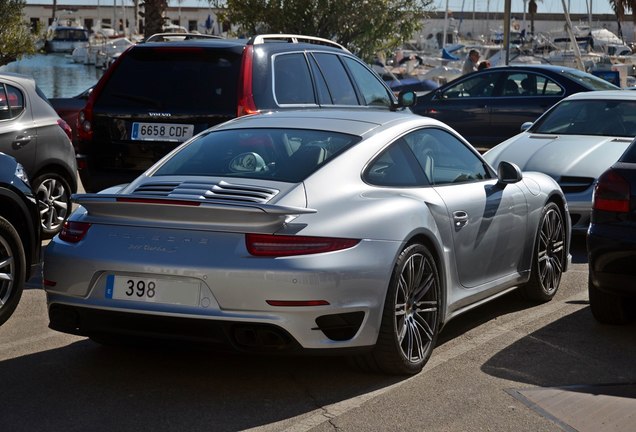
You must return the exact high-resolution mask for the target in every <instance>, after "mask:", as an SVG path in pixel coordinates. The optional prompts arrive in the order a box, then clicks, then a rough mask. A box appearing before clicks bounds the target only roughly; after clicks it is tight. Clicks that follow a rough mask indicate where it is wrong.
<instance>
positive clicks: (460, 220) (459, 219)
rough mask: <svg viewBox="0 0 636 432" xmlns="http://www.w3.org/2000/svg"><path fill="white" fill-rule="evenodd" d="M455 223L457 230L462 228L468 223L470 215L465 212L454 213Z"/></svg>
mask: <svg viewBox="0 0 636 432" xmlns="http://www.w3.org/2000/svg"><path fill="white" fill-rule="evenodd" d="M453 223H454V225H455V228H461V227H463V226H464V225H466V224H467V223H468V213H466V212H465V211H463V210H458V211H456V212H453Z"/></svg>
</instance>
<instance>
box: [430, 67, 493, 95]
mask: <svg viewBox="0 0 636 432" xmlns="http://www.w3.org/2000/svg"><path fill="white" fill-rule="evenodd" d="M500 75H501V74H498V73H491V74H480V75H479V76H476V77H472V78H468V79H465V80H463V81H461V82H459V83H457V84H455V85H454V86H452V87H450V88H448V89H446V91H445V92H444V93H443V95H442V97H443V98H444V99H458V98H469V97H491V96H492V94H493V91H494V90H495V84H496V83H497V79H498V78H499V76H500Z"/></svg>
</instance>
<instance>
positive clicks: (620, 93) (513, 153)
mask: <svg viewBox="0 0 636 432" xmlns="http://www.w3.org/2000/svg"><path fill="white" fill-rule="evenodd" d="M522 129H525V131H523V132H521V133H520V134H518V135H516V136H514V137H512V138H510V139H508V140H506V141H504V142H502V143H501V144H499V145H497V146H495V147H494V148H492V149H491V150H489V151H488V152H486V153H485V154H484V159H486V161H488V162H489V163H490V164H491V165H492V166H497V164H498V163H499V162H500V161H504V160H505V161H508V162H513V163H515V164H517V165H518V166H519V168H521V170H522V171H524V172H526V171H539V172H543V173H546V174H548V175H550V176H551V177H553V178H554V179H555V180H556V181H557V182H558V183H559V185H560V186H561V189H562V190H563V192H564V193H565V196H566V198H567V201H568V207H569V210H570V217H571V219H572V230H573V231H579V232H584V231H586V230H587V227H588V225H589V223H590V212H591V209H592V192H593V190H594V185H595V183H596V181H597V179H598V177H599V176H600V175H601V174H602V173H603V171H605V170H606V169H607V168H609V167H610V166H611V165H612V164H613V163H614V162H616V161H617V160H618V158H619V157H620V156H621V155H622V154H623V152H624V151H625V149H626V148H627V146H628V145H629V143H630V142H631V141H632V139H633V138H634V137H635V136H636V92H633V91H628V90H610V91H593V92H584V93H577V94H574V95H572V96H569V97H567V98H565V99H563V100H562V101H560V102H559V103H557V104H555V105H554V106H553V107H552V108H550V110H548V111H547V112H546V113H545V114H543V115H542V116H541V117H539V119H537V121H535V122H534V123H525V124H524V125H523V126H522Z"/></svg>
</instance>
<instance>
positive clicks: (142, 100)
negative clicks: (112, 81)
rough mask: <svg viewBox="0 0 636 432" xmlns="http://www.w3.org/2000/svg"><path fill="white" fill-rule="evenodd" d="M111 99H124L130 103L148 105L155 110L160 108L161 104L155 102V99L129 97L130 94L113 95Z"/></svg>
mask: <svg viewBox="0 0 636 432" xmlns="http://www.w3.org/2000/svg"><path fill="white" fill-rule="evenodd" d="M113 97H116V98H120V99H126V100H129V101H132V102H139V103H141V104H145V105H150V106H153V107H155V108H161V102H160V101H158V100H156V99H151V98H147V97H144V96H135V95H131V94H124V93H113Z"/></svg>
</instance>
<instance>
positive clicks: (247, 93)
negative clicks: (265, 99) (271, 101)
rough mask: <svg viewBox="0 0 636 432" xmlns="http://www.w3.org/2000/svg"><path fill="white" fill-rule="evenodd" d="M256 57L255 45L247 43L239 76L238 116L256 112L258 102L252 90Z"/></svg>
mask: <svg viewBox="0 0 636 432" xmlns="http://www.w3.org/2000/svg"><path fill="white" fill-rule="evenodd" d="M253 57H254V46H253V45H247V46H246V47H245V52H244V53H243V59H242V61H241V74H240V76H239V89H238V93H239V94H238V107H237V110H236V115H237V117H240V116H242V115H246V114H256V113H258V110H257V109H256V103H255V102H254V94H253V92H252V79H253V74H252V61H253Z"/></svg>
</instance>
